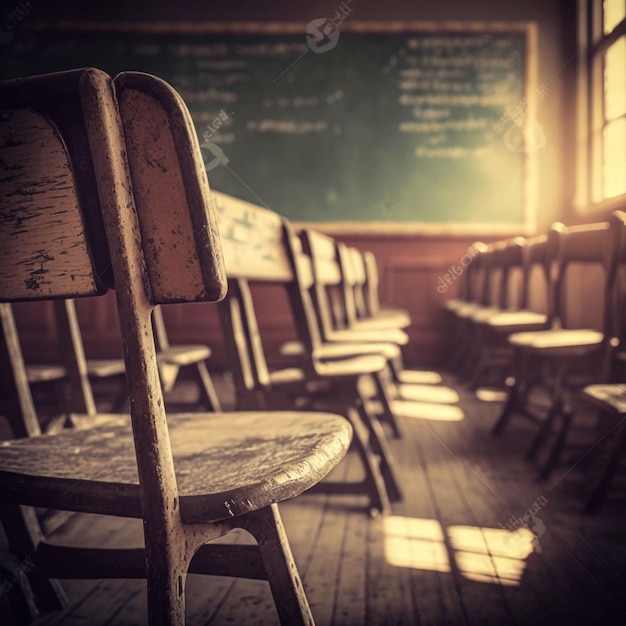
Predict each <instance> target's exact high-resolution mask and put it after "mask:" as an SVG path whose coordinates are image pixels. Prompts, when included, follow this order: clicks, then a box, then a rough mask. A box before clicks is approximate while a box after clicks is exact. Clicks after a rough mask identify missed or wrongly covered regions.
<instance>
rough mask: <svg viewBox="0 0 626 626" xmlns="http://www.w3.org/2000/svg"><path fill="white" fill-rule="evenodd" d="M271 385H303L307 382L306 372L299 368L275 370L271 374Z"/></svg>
mask: <svg viewBox="0 0 626 626" xmlns="http://www.w3.org/2000/svg"><path fill="white" fill-rule="evenodd" d="M269 377H270V383H272V384H277V385H286V384H289V383H301V382H303V381H304V380H306V376H305V375H304V370H301V369H300V368H298V367H288V368H285V369H282V370H274V371H272V372H269Z"/></svg>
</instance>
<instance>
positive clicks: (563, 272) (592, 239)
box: [553, 222, 617, 330]
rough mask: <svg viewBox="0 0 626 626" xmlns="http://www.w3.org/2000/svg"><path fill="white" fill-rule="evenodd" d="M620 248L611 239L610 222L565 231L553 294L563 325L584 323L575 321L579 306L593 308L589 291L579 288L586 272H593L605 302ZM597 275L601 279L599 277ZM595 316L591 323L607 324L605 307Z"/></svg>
mask: <svg viewBox="0 0 626 626" xmlns="http://www.w3.org/2000/svg"><path fill="white" fill-rule="evenodd" d="M616 252H617V251H616V249H615V248H614V246H613V245H612V243H611V229H610V228H609V223H608V222H598V223H593V224H584V225H580V226H571V227H567V228H566V229H565V230H564V231H563V233H562V234H561V241H560V244H559V251H558V263H557V269H556V279H555V281H554V296H553V305H554V317H555V319H556V320H558V321H559V323H560V325H561V326H562V327H563V328H568V327H571V326H579V325H580V324H574V323H572V319H571V318H572V312H573V311H574V310H575V309H580V310H581V311H582V308H581V307H584V308H585V310H588V309H589V307H588V306H586V304H588V302H589V300H588V298H589V293H588V292H587V293H583V292H582V291H580V290H579V286H580V285H581V284H582V280H584V277H585V275H587V276H590V275H591V276H593V283H594V286H595V287H596V288H597V293H596V294H595V296H594V299H595V298H597V299H599V301H600V302H599V303H600V304H602V305H603V304H604V301H605V298H606V297H607V296H608V292H609V290H610V286H609V282H608V281H609V276H610V274H611V273H612V266H613V264H614V262H615V254H616ZM596 278H598V279H599V280H595V279H596ZM576 292H578V295H577V293H576ZM596 304H598V302H597V300H596ZM582 312H583V313H584V311H582ZM594 317H595V319H592V320H590V325H593V326H595V327H597V328H598V330H601V329H602V328H603V325H604V321H603V320H604V309H603V310H602V312H601V314H600V315H598V316H594ZM584 325H587V324H584Z"/></svg>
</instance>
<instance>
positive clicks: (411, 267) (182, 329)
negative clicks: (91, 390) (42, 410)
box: [18, 0, 574, 365]
mask: <svg viewBox="0 0 626 626" xmlns="http://www.w3.org/2000/svg"><path fill="white" fill-rule="evenodd" d="M338 4H339V2H338V0H325V1H319V0H310V1H301V2H293V1H288V0H276V1H273V2H256V1H254V0H228V1H227V0H221V1H219V0H218V1H216V2H203V3H199V2H189V1H186V2H185V1H183V2H176V3H173V2H147V1H145V0H134V1H133V2H119V1H118V0H107V1H102V0H97V1H96V2H57V1H48V2H40V3H33V7H34V8H33V11H32V14H29V15H27V16H26V17H25V19H36V20H38V21H40V20H43V21H50V22H55V21H61V20H81V19H89V20H104V21H107V20H128V21H134V20H154V21H197V20H252V21H257V20H258V21H262V20H268V21H269V20H272V21H275V20H279V21H281V20H284V21H294V20H296V21H298V20H301V21H303V23H306V22H308V21H309V20H311V19H313V18H316V17H324V16H326V15H328V14H330V13H331V12H333V11H334V10H335V9H336V7H337V5H338ZM573 4H574V3H573V2H568V1H567V0H526V1H524V2H520V1H519V0H482V1H471V0H437V2H422V1H416V0H389V1H387V2H380V1H378V0H353V1H352V4H351V6H352V7H353V8H354V9H355V11H354V14H353V16H354V19H355V20H356V19H358V20H371V21H385V20H454V21H534V22H536V23H537V25H538V33H539V39H538V83H539V84H541V83H544V82H545V83H546V84H547V85H548V87H549V91H548V93H547V96H546V97H545V100H543V101H542V103H541V105H540V107H539V109H538V111H537V119H538V121H539V122H540V123H541V124H542V126H543V127H544V129H545V133H546V138H547V141H546V145H545V146H544V147H543V148H542V149H541V150H539V151H538V154H537V159H538V181H537V201H538V207H539V208H538V214H537V225H538V230H539V231H543V230H545V229H546V228H547V227H548V226H549V224H550V223H551V222H552V221H554V220H555V219H557V218H563V217H565V216H566V215H567V213H568V207H569V206H570V205H571V199H572V195H573V184H572V180H573V177H572V172H573V164H572V163H571V155H572V154H573V149H572V147H573V143H572V142H573V134H574V133H573V130H574V126H573V123H572V122H571V117H572V101H573V98H572V95H571V94H573V90H572V88H571V79H572V71H573V64H572V63H571V62H570V63H568V61H569V60H570V58H571V56H572V50H573V41H574V27H573V23H572V15H571V13H572V10H571V7H572V5H573ZM303 175H306V173H304V172H303ZM277 184H280V183H279V181H277ZM274 208H275V209H276V210H280V209H279V207H274ZM339 238H341V239H342V240H344V241H346V242H347V243H349V244H350V245H355V246H357V247H360V248H363V249H369V250H372V251H373V252H374V253H375V254H376V256H377V258H378V260H379V267H380V275H381V300H382V301H383V302H387V303H389V304H393V305H395V306H403V307H406V308H407V309H409V311H410V313H411V317H412V320H413V324H412V326H411V328H410V329H409V334H410V337H411V343H410V346H409V347H408V348H407V350H406V358H407V361H409V362H411V363H427V364H435V363H436V362H437V361H438V360H439V359H440V356H441V348H442V345H443V340H444V338H445V331H446V326H445V318H444V317H443V316H442V315H441V305H442V303H443V301H444V300H445V299H447V298H449V297H453V296H454V295H455V294H456V291H457V287H458V281H457V283H455V284H453V285H451V286H450V288H449V289H448V290H447V291H445V292H443V293H441V292H439V291H438V290H437V285H438V284H439V283H438V277H439V276H440V275H442V274H443V273H444V272H445V271H446V270H447V268H448V267H449V266H450V265H451V264H453V263H455V262H457V261H458V260H459V259H460V258H461V257H462V256H463V254H464V253H465V250H466V249H467V247H468V245H470V244H471V243H472V241H473V240H474V239H476V236H474V235H471V236H470V235H464V234H463V233H447V234H429V235H427V234H421V235H419V234H418V235H416V234H410V235H408V234H399V235H386V234H382V233H377V232H375V231H374V232H371V233H368V234H367V235H358V236H357V235H354V234H350V233H346V234H342V235H341V236H339ZM490 238H493V237H492V236H491V237H490V236H489V235H486V236H485V237H484V238H483V239H484V240H487V241H488V240H489V239H490ZM105 302H106V304H100V305H98V306H95V305H92V304H91V303H81V304H80V306H79V313H80V315H81V321H82V324H83V331H84V336H85V342H86V347H87V352H88V354H90V355H94V356H95V355H98V356H111V355H112V354H113V353H118V352H119V343H118V342H117V340H116V332H117V331H116V324H115V321H114V309H113V305H112V303H113V300H112V299H111V298H108V299H107V300H106V301H105ZM20 311H21V313H20V316H19V319H18V322H19V324H20V326H21V329H22V337H23V341H24V344H25V349H26V352H27V354H29V356H31V357H33V358H37V359H39V360H42V359H45V358H48V353H49V352H50V349H49V348H48V345H49V344H48V343H47V338H48V337H49V336H50V332H51V328H52V316H51V314H50V311H49V310H48V309H43V310H42V309H41V308H39V309H37V308H34V309H33V307H32V306H31V305H28V306H26V305H24V306H22V307H21V308H20ZM259 315H260V317H261V320H262V322H263V323H264V325H265V328H266V334H265V337H266V341H267V343H268V344H269V351H270V352H271V351H272V350H273V348H274V347H275V346H276V345H277V344H278V343H280V341H282V340H283V339H285V338H287V337H288V336H289V335H290V333H292V329H291V326H290V323H289V319H288V317H287V316H286V315H285V313H284V310H282V309H281V307H278V306H276V298H275V294H274V293H273V292H269V293H267V294H266V296H265V298H264V301H263V304H262V306H261V307H260V311H259ZM165 316H166V321H167V322H168V328H169V331H170V335H171V337H170V339H171V340H172V341H178V342H180V341H184V342H203V343H204V342H208V343H210V344H211V345H213V346H214V347H215V351H216V354H215V359H214V360H215V362H216V363H217V364H220V365H222V364H224V355H223V350H222V348H221V337H220V331H219V325H218V323H217V317H216V315H215V310H214V308H213V307H212V306H210V305H192V306H190V307H184V308H183V307H171V308H168V309H167V310H166V312H165Z"/></svg>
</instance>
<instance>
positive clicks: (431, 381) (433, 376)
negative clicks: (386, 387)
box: [398, 370, 442, 385]
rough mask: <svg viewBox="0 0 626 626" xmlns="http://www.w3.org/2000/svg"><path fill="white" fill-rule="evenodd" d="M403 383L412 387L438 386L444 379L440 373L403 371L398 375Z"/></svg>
mask: <svg viewBox="0 0 626 626" xmlns="http://www.w3.org/2000/svg"><path fill="white" fill-rule="evenodd" d="M398 379H399V380H400V382H401V383H408V384H410V385H412V384H415V385H438V384H439V383H440V382H441V380H442V378H441V374H439V373H438V372H429V371H426V370H402V371H401V372H399V374H398Z"/></svg>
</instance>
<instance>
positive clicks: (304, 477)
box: [0, 412, 351, 522]
mask: <svg viewBox="0 0 626 626" xmlns="http://www.w3.org/2000/svg"><path fill="white" fill-rule="evenodd" d="M168 419H169V425H170V439H171V443H172V450H173V454H174V464H175V467H176V480H177V483H178V488H179V493H180V510H181V514H182V516H183V518H184V519H185V521H186V522H200V521H202V522H206V521H208V520H219V519H228V518H230V517H233V516H237V515H241V514H243V513H246V512H248V511H251V510H255V509H258V508H260V507H263V506H267V505H268V504H269V503H271V502H276V501H280V500H283V499H286V498H290V497H293V496H295V495H297V494H298V493H301V492H302V491H304V490H306V489H308V488H309V487H311V486H312V485H314V484H315V483H316V482H318V481H319V480H320V479H321V478H323V477H324V476H325V475H326V474H327V473H328V472H329V471H330V470H331V469H332V468H333V467H334V466H335V465H336V464H337V463H338V461H339V459H340V458H341V457H342V456H343V455H344V454H345V452H346V450H347V448H348V445H349V443H350V436H351V429H350V425H349V424H348V422H347V421H346V420H345V419H343V418H341V417H338V416H336V415H330V414H320V413H305V414H302V413H274V414H272V428H268V424H267V413H258V412H257V413H235V414H228V413H225V414H219V413H217V414H199V413H189V414H179V415H173V416H169V418H168ZM1 450H2V454H1V455H0V484H2V490H3V493H4V494H6V497H7V498H11V499H20V500H24V501H29V502H30V501H34V502H35V503H36V502H40V501H41V500H40V495H41V494H42V493H43V491H44V490H45V491H46V492H48V493H49V494H52V495H50V496H49V498H50V499H46V503H47V504H49V505H50V506H53V505H52V502H54V503H55V505H54V506H55V507H57V508H61V509H64V508H68V509H69V510H90V509H92V508H93V507H94V499H97V500H98V508H99V509H100V510H103V511H104V510H106V511H107V512H109V513H110V514H119V515H128V516H139V515H140V506H139V482H138V476H137V464H136V460H135V452H134V447H133V439H132V433H131V430H130V428H128V427H123V426H111V427H100V428H96V429H91V430H81V431H72V432H64V433H62V434H59V435H55V436H43V437H38V438H35V439H20V440H13V441H7V442H4V443H3V444H2V447H1ZM68 459H71V462H70V463H68Z"/></svg>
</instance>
